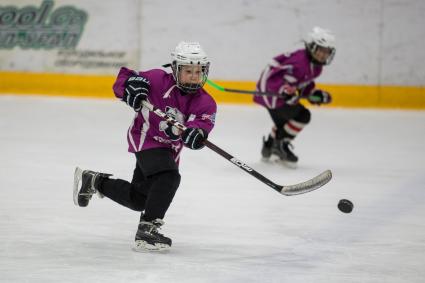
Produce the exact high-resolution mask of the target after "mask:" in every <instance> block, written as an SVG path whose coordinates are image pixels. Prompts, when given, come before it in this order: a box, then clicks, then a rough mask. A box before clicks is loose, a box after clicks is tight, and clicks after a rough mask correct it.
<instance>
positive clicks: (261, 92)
mask: <svg viewBox="0 0 425 283" xmlns="http://www.w3.org/2000/svg"><path fill="white" fill-rule="evenodd" d="M207 83H208V84H209V85H210V86H212V87H213V88H215V89H218V90H219V91H225V92H234V93H242V94H253V95H261V96H276V97H283V94H279V93H275V92H263V91H255V90H243V89H234V88H226V87H222V86H220V85H218V84H216V83H215V82H213V81H210V80H207ZM295 95H296V96H297V95H299V91H298V90H297V92H296V94H295ZM302 98H305V97H302ZM309 100H311V101H312V102H314V100H317V98H315V97H310V98H309ZM317 102H319V101H317Z"/></svg>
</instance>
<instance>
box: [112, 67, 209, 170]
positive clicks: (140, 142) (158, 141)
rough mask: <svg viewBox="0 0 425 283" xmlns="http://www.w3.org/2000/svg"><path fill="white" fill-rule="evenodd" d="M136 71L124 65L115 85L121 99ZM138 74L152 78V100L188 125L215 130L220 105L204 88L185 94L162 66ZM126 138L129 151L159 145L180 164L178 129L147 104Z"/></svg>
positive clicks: (117, 94) (180, 141)
mask: <svg viewBox="0 0 425 283" xmlns="http://www.w3.org/2000/svg"><path fill="white" fill-rule="evenodd" d="M134 74H136V72H135V71H132V70H129V69H127V68H121V70H120V72H119V73H118V77H117V80H116V81H115V84H114V86H113V89H114V93H115V96H116V97H118V98H120V99H122V97H123V92H124V88H125V81H126V80H127V78H128V77H130V76H131V75H134ZM139 75H140V76H142V77H144V78H147V79H148V80H149V81H150V85H151V88H150V92H149V95H148V101H149V102H150V103H152V104H153V105H154V106H156V107H157V108H159V109H161V110H162V111H164V112H165V113H167V114H169V115H170V116H172V117H174V118H175V119H177V120H178V121H179V122H180V123H182V124H184V125H185V126H186V127H196V128H202V129H204V130H206V131H207V132H208V133H209V132H210V131H211V130H212V128H213V127H214V122H215V115H216V111H217V105H216V103H215V101H214V99H213V98H212V97H211V96H210V95H209V94H208V93H207V92H206V91H205V90H204V89H200V90H198V91H197V92H196V93H191V94H185V93H183V92H182V91H181V90H180V89H179V88H177V86H176V82H175V80H174V78H173V75H172V74H169V73H167V72H165V71H163V70H160V69H153V70H149V71H146V72H139ZM127 140H128V151H129V152H139V151H142V150H146V149H151V148H159V147H162V148H170V149H172V151H173V153H174V156H175V161H176V162H177V163H178V161H179V156H180V152H181V150H182V148H183V142H182V140H181V138H180V133H179V130H178V129H177V128H175V127H173V126H171V125H169V124H167V123H166V122H165V121H164V120H163V119H162V118H160V117H158V116H157V115H156V114H155V113H151V112H150V111H149V110H148V109H146V108H145V107H143V108H142V110H141V111H140V112H139V113H136V115H135V117H134V120H133V122H132V123H131V125H130V128H129V129H128V134H127Z"/></svg>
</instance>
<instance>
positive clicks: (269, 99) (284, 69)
mask: <svg viewBox="0 0 425 283" xmlns="http://www.w3.org/2000/svg"><path fill="white" fill-rule="evenodd" d="M321 72H322V66H320V65H315V64H313V63H311V61H310V59H309V58H308V54H307V51H306V50H305V49H300V50H297V51H295V52H293V53H290V54H287V53H284V54H281V55H279V56H276V57H275V58H273V60H272V61H271V62H270V63H269V64H268V65H267V66H266V68H265V69H264V70H263V72H262V73H261V76H260V80H259V81H258V82H257V90H258V91H262V92H273V93H279V94H283V93H284V90H283V88H284V85H285V84H288V85H290V86H293V87H296V88H297V90H298V92H299V96H295V95H294V97H292V98H290V99H289V100H288V98H285V99H284V98H283V96H282V97H279V96H275V97H274V96H260V95H257V96H254V102H256V103H258V104H261V105H263V106H264V107H267V108H269V109H274V108H279V107H281V106H283V105H284V104H285V103H287V104H297V103H298V102H299V100H300V98H302V97H308V96H309V95H310V93H311V92H312V90H313V89H314V87H315V83H314V79H315V78H317V77H318V76H319V75H320V74H321ZM285 100H286V102H285Z"/></svg>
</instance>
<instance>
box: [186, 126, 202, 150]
mask: <svg viewBox="0 0 425 283" xmlns="http://www.w3.org/2000/svg"><path fill="white" fill-rule="evenodd" d="M181 137H182V141H183V143H184V145H185V146H187V147H188V148H190V149H201V148H203V147H204V146H205V145H204V141H205V140H206V139H207V138H208V133H207V131H205V130H204V129H201V128H187V129H186V131H184V132H183V134H182V135H181Z"/></svg>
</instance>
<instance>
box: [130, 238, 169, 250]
mask: <svg viewBox="0 0 425 283" xmlns="http://www.w3.org/2000/svg"><path fill="white" fill-rule="evenodd" d="M169 249H170V246H169V245H166V244H161V243H156V244H155V245H151V244H149V243H147V242H146V241H141V240H139V241H136V242H135V245H134V247H133V248H132V250H133V251H135V252H140V253H143V252H166V251H168V250H169Z"/></svg>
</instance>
